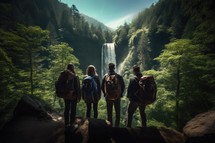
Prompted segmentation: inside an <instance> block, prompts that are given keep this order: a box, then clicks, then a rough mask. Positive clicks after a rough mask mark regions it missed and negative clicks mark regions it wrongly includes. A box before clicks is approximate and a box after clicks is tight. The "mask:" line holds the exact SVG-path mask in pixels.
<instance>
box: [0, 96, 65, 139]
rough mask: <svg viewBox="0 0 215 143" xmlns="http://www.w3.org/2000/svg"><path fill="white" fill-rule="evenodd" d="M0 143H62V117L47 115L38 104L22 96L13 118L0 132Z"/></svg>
mask: <svg viewBox="0 0 215 143" xmlns="http://www.w3.org/2000/svg"><path fill="white" fill-rule="evenodd" d="M0 142H1V143H63V142H64V124H63V122H62V117H61V116H59V115H57V114H50V113H48V112H47V111H46V110H45V109H44V108H43V107H42V105H41V104H40V102H38V101H36V100H34V99H32V98H30V97H29V96H23V98H22V99H21V100H20V101H19V103H18V105H17V107H16V109H15V111H14V117H13V118H12V120H11V121H10V122H8V123H7V124H6V125H5V126H4V127H3V128H2V129H1V130H0Z"/></svg>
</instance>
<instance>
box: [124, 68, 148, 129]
mask: <svg viewBox="0 0 215 143" xmlns="http://www.w3.org/2000/svg"><path fill="white" fill-rule="evenodd" d="M133 74H134V77H132V78H131V79H130V81H129V85H128V90H127V98H128V99H129V101H130V102H129V105H128V118H127V125H126V126H127V127H131V124H132V118H133V114H134V112H135V111H136V109H137V108H138V107H139V111H140V116H141V120H142V126H143V127H145V126H146V113H145V108H146V105H145V104H144V103H142V102H140V101H139V99H138V98H137V96H136V95H135V93H136V92H137V91H138V89H139V83H138V81H139V79H140V78H141V77H142V74H141V73H140V67H139V66H137V65H134V66H133Z"/></svg>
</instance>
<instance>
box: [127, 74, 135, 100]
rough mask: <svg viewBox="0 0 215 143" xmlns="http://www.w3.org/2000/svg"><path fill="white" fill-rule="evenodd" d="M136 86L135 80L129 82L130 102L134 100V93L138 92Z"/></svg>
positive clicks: (128, 96)
mask: <svg viewBox="0 0 215 143" xmlns="http://www.w3.org/2000/svg"><path fill="white" fill-rule="evenodd" d="M135 84H136V80H135V78H131V79H130V80H129V84H128V89H127V98H128V99H129V100H131V99H132V98H133V95H134V92H136V90H137V88H136V86H135Z"/></svg>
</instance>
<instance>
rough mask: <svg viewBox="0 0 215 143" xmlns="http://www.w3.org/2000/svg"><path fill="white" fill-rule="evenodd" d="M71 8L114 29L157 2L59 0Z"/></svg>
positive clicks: (146, 0)
mask: <svg viewBox="0 0 215 143" xmlns="http://www.w3.org/2000/svg"><path fill="white" fill-rule="evenodd" d="M59 1H61V2H63V3H65V4H68V6H69V7H71V6H72V5H73V4H74V5H75V6H76V7H77V9H78V10H79V12H80V13H83V14H85V15H87V16H89V17H92V18H94V19H96V20H98V21H100V22H102V23H104V24H105V25H106V26H108V27H110V28H113V29H116V28H117V27H118V26H120V25H122V24H124V23H125V22H127V23H129V22H131V20H132V19H133V18H134V17H135V16H136V15H137V14H138V13H139V12H141V11H142V10H144V9H145V8H147V7H150V6H151V4H152V3H156V2H157V1H158V0H59Z"/></svg>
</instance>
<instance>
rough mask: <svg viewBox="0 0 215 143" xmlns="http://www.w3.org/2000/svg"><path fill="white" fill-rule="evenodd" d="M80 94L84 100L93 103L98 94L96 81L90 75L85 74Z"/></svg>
mask: <svg viewBox="0 0 215 143" xmlns="http://www.w3.org/2000/svg"><path fill="white" fill-rule="evenodd" d="M82 94H83V98H84V101H85V102H90V103H93V102H94V101H95V96H97V95H98V88H97V83H96V81H95V79H94V77H92V76H86V77H85V78H84V80H83V83H82Z"/></svg>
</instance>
